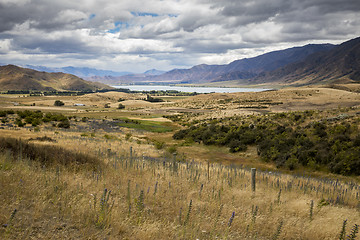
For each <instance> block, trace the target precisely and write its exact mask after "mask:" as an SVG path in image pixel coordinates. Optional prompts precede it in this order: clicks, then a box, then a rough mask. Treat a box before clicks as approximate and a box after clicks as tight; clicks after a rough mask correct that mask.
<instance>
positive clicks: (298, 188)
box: [0, 89, 360, 239]
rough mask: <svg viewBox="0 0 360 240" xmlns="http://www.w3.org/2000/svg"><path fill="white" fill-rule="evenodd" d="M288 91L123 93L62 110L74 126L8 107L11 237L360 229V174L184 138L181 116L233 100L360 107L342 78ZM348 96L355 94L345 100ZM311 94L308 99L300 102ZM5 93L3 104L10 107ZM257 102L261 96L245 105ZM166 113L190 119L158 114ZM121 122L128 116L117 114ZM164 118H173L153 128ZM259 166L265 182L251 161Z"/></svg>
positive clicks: (254, 235) (4, 205)
mask: <svg viewBox="0 0 360 240" xmlns="http://www.w3.org/2000/svg"><path fill="white" fill-rule="evenodd" d="M286 91H291V94H292V95H290V97H289V98H285V95H286V94H284V93H283V92H282V91H280V92H275V93H276V94H278V96H279V97H278V98H276V99H275V98H273V99H271V101H270V100H269V96H266V94H270V93H261V94H262V95H261V94H260V95H258V96H259V100H261V99H262V100H261V101H257V102H256V101H255V100H256V99H252V98H253V97H254V96H255V95H252V94H245V95H248V98H245V97H244V96H245V95H243V94H238V95H236V94H233V95H231V96H230V98H231V100H226V98H225V97H223V98H222V99H221V98H220V99H218V97H217V94H215V95H207V96H206V95H205V96H195V97H191V98H187V99H182V98H180V99H179V100H176V101H174V103H169V102H167V103H164V104H163V105H161V104H158V103H156V104H155V105H151V106H150V107H146V106H145V105H144V106H142V107H140V109H139V107H138V106H131V105H130V104H132V103H131V102H127V101H128V100H125V101H122V102H124V105H126V109H125V110H114V108H113V107H111V108H110V109H103V108H101V109H97V108H96V107H94V106H91V107H83V108H75V109H76V110H75V111H68V110H65V111H62V113H63V114H64V115H66V116H72V117H71V119H70V120H69V128H63V127H61V126H60V127H59V126H58V124H59V123H61V120H60V122H56V121H55V120H54V121H50V122H48V123H45V122H43V123H41V124H40V125H37V126H31V122H30V120H29V122H30V123H26V125H25V126H23V127H18V126H15V122H14V121H15V119H16V116H15V115H16V114H15V115H14V117H12V116H7V118H8V119H7V120H6V121H8V122H7V124H8V123H11V124H13V123H14V124H13V125H12V126H11V127H8V128H6V129H1V130H0V133H1V136H0V189H1V191H0V201H1V204H0V224H1V226H0V237H1V239H357V238H356V235H357V230H358V225H357V224H359V223H360V215H359V199H360V195H359V194H360V186H359V177H358V176H354V175H352V176H341V175H336V174H330V173H329V172H326V171H325V172H321V170H322V169H310V168H309V169H308V168H307V167H300V168H298V169H295V170H293V171H289V170H288V169H285V168H279V169H277V168H276V164H272V163H271V162H270V163H269V162H263V161H262V160H261V158H260V156H257V154H256V150H255V146H248V148H247V150H246V151H245V152H240V153H239V152H238V153H230V152H229V151H228V149H226V148H225V147H219V146H204V145H203V143H202V142H201V143H200V144H199V143H195V142H189V141H186V140H174V139H172V135H173V133H175V131H176V130H178V129H182V128H183V127H182V126H181V125H184V126H187V125H186V124H197V123H196V122H197V121H198V122H200V123H201V121H203V120H209V119H211V118H214V116H215V115H216V114H217V116H224V115H223V114H222V113H223V111H226V110H227V109H230V110H231V109H232V106H233V109H235V108H236V109H237V110H236V111H235V110H234V111H233V116H235V114H236V115H237V117H239V115H238V114H239V111H240V110H241V109H239V106H240V107H242V109H243V110H244V112H242V114H243V115H244V117H245V116H246V115H247V114H249V115H250V118H254V116H261V115H263V116H265V117H266V116H267V114H269V113H270V112H278V111H281V112H286V111H285V110H284V109H281V108H282V107H283V108H290V107H291V108H295V104H296V103H297V101H298V100H299V99H298V100H297V99H293V98H294V97H295V98H296V96H297V97H302V98H306V99H307V101H308V102H307V104H308V106H313V107H314V108H316V106H315V104H322V105H321V106H322V107H323V108H326V106H327V107H328V109H332V110H329V111H325V110H324V111H319V112H318V113H317V114H316V116H318V118H329V117H332V116H338V115H339V114H342V113H344V111H345V110H344V109H345V108H343V107H346V109H347V110H346V111H352V112H351V114H356V112H357V111H358V104H359V103H358V102H359V101H360V99H358V96H359V95H356V93H350V95H347V94H346V93H344V92H343V91H340V90H330V92H331V91H335V93H336V94H333V95H331V94H330V95H326V94H325V93H324V92H326V91H325V90H319V93H318V94H324V96H325V95H326V96H328V97H329V96H332V99H330V100H329V101H328V103H326V102H323V103H322V102H321V101H320V100H319V102H316V101H309V99H308V98H310V100H311V98H312V97H313V96H314V95H316V91H317V90H308V89H305V90H304V91H302V90H296V91H298V92H297V93H294V91H295V90H286ZM308 91H310V92H308ZM313 91H314V92H313ZM275 93H271V94H275ZM299 94H300V95H301V94H303V96H299ZM309 94H311V96H310V95H309ZM354 94H355V95H354ZM249 96H250V97H251V99H250V98H249ZM335 96H337V98H336V97H335ZM117 97H118V96H115V97H114V99H115V100H113V101H114V102H113V103H112V104H113V105H115V103H116V98H117ZM122 97H123V98H126V96H125V95H124V96H122ZM340 97H341V98H342V99H343V100H344V101H343V103H342V104H343V105H342V104H338V105H339V106H337V107H335V108H334V106H335V105H336V99H339V98H340ZM210 98H211V99H212V100H211V101H210V100H209V99H210ZM265 98H266V99H265ZM224 99H225V100H224ZM264 99H265V100H266V101H264ZM306 99H302V100H301V99H300V100H299V101H298V104H300V105H299V106H300V107H304V104H305V103H306ZM21 100H22V101H23V104H24V106H20V107H23V108H26V107H27V106H25V105H26V102H27V101H28V102H29V103H30V102H32V101H33V100H35V99H26V98H24V99H21ZM41 100H42V99H41V98H38V99H37V102H36V106H39V105H40V104H41ZM62 100H64V99H62ZM220 100H223V102H220V103H219V102H218V101H220ZM250 100H251V101H250ZM46 101H48V99H46ZM68 101H73V102H75V101H77V99H75V100H71V99H70V98H69V100H68ZM107 101H110V100H109V99H106V101H104V102H98V105H99V106H100V105H101V106H102V105H103V104H104V103H106V102H107ZM111 101H112V100H111ZM129 101H135V100H132V99H129ZM136 101H137V100H136ZM4 102H5V101H4V100H2V104H3V105H2V106H3V109H9V108H8V107H9V106H8V105H6V104H5V103H4ZM73 102H71V104H72V103H73ZM191 102H193V103H194V104H195V103H196V104H197V105H198V106H195V105H194V104H193V105H191ZM271 102H272V103H273V104H271ZM216 103H218V105H216ZM245 103H246V104H252V105H254V104H257V106H258V107H253V108H251V107H249V106H248V107H246V108H244V106H245V105H244V104H245ZM269 103H270V104H269ZM275 103H276V104H275ZM127 104H129V105H127ZM146 104H148V103H146ZM201 104H204V105H205V108H206V107H211V108H213V109H208V110H206V109H205V108H203V107H202V106H200V105H201ZM266 104H267V106H264V105H266ZM45 105H46V104H45V103H44V106H43V107H45ZM260 105H261V106H262V107H260ZM69 106H70V104H68V105H66V104H65V106H64V108H68V107H69ZM191 106H192V107H191ZM47 107H51V106H47ZM339 107H340V108H339ZM72 108H73V107H72ZM129 108H132V109H129ZM221 108H224V110H222V109H221ZM11 109H14V108H13V107H12V108H11ZM349 109H350V110H349ZM175 110H176V111H175ZM200 110H201V111H200ZM260 110H261V111H260ZM291 110H292V109H291ZM14 111H15V112H16V111H17V109H14ZM49 111H51V110H49ZM248 111H250V113H249V112H248ZM297 111H301V109H300V110H299V109H298V110H297ZM240 112H241V111H240ZM164 113H167V114H168V115H171V116H172V117H170V119H171V118H175V117H176V118H178V120H176V121H175V123H174V122H170V121H168V122H166V121H165V119H162V120H161V121H157V120H158V118H159V117H161V114H164ZM229 114H230V113H229ZM44 116H45V113H44ZM49 116H50V115H49ZM74 116H76V117H74ZM84 117H85V118H84ZM225 117H226V116H225ZM168 119H169V118H168ZM222 119H223V117H218V118H217V120H218V121H220V122H221V121H222ZM83 120H84V121H83ZM125 120H126V121H127V122H126V121H125ZM130 120H131V121H130ZM149 120H151V121H149ZM174 120H175V119H174ZM316 120H317V119H310V120H309V119H305V121H316ZM23 121H25V120H23ZM136 121H138V122H136ZM143 121H148V123H147V124H143ZM152 121H154V122H153V123H152ZM193 121H195V122H193ZM241 121H242V120H239V124H241ZM244 121H245V122H246V120H244ZM114 122H116V123H119V124H128V125H125V126H124V125H123V126H121V125H111V124H114ZM165 123H166V124H167V125H163V124H165ZM106 124H108V125H109V126H110V127H104V126H105V125H106ZM131 124H134V125H131ZM304 124H305V123H304ZM354 124H355V123H354ZM135 125H137V127H136V126H135ZM138 125H144V126H145V127H146V128H145V129H144V128H143V127H139V126H138ZM152 125H160V126H162V127H166V129H168V130H166V131H162V130H159V131H157V130H153V129H152V128H151V127H149V126H152ZM96 126H97V127H98V128H96ZM99 126H101V128H100V127H99ZM134 126H135V127H134ZM26 127H27V128H26ZM161 129H163V128H161ZM197 150H199V153H200V152H201V155H199V156H197V155H198V154H197ZM216 152H217V153H218V155H216V156H215V154H214V153H216ZM174 153H175V154H174ZM221 158H224V159H230V158H231V161H226V160H224V161H221ZM254 166H256V167H257V172H256V181H255V191H253V189H252V183H251V173H250V168H251V167H254Z"/></svg>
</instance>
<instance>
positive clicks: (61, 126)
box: [57, 119, 70, 128]
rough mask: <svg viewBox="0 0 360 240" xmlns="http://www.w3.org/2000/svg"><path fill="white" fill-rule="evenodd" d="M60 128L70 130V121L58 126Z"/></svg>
mask: <svg viewBox="0 0 360 240" xmlns="http://www.w3.org/2000/svg"><path fill="white" fill-rule="evenodd" d="M57 126H58V127H59V128H70V122H69V120H68V119H66V120H63V121H61V122H60V123H58V125H57Z"/></svg>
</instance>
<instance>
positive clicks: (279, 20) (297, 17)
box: [0, 0, 360, 72]
mask: <svg viewBox="0 0 360 240" xmlns="http://www.w3.org/2000/svg"><path fill="white" fill-rule="evenodd" d="M359 26H360V4H359V0H220V1H219V0H146V1H140V0H76V1H74V0H61V1H55V0H0V63H2V64H8V63H12V64H18V65H25V64H32V65H44V66H48V67H64V66H77V67H95V68H98V69H108V70H115V71H131V72H144V71H146V70H149V69H152V68H156V69H159V70H171V69H173V68H189V67H191V66H193V65H197V64H202V63H206V64H225V63H229V62H231V61H233V60H236V59H241V58H245V57H254V56H257V55H260V54H263V53H265V52H269V51H273V50H279V49H285V48H288V47H292V46H302V45H305V44H308V43H334V44H338V43H341V42H343V41H346V40H349V39H352V38H355V37H358V36H360V27H359Z"/></svg>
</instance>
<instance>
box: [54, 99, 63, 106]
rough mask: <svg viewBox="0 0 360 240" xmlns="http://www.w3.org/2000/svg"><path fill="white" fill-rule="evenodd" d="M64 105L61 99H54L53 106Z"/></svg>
mask: <svg viewBox="0 0 360 240" xmlns="http://www.w3.org/2000/svg"><path fill="white" fill-rule="evenodd" d="M64 105H65V103H64V102H63V101H60V100H55V103H54V106H58V107H60V106H64Z"/></svg>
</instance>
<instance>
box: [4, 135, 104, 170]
mask: <svg viewBox="0 0 360 240" xmlns="http://www.w3.org/2000/svg"><path fill="white" fill-rule="evenodd" d="M44 139H45V140H47V141H49V139H51V138H48V137H42V138H36V139H30V140H38V141H43V140H44ZM51 141H54V140H52V139H51ZM0 152H2V153H6V154H8V155H10V156H9V157H10V158H12V159H21V158H26V159H28V160H30V161H36V162H39V163H40V165H41V166H46V167H49V166H55V165H58V164H60V165H63V166H67V167H71V168H72V169H74V170H79V169H80V168H82V169H86V168H89V169H93V170H96V169H98V168H100V167H101V165H102V162H101V161H99V160H98V159H97V158H95V157H94V156H91V155H88V154H84V153H80V152H74V151H70V150H67V149H65V148H62V147H59V146H55V145H43V144H42V145H39V144H35V143H31V142H29V141H24V140H21V139H16V138H9V137H0Z"/></svg>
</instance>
